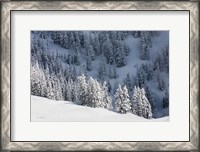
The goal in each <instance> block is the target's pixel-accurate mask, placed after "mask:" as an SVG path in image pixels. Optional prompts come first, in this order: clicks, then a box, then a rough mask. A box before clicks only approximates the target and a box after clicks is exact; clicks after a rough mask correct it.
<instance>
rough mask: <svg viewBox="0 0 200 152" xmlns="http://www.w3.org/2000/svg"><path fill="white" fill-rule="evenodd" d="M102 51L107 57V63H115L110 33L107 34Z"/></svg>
mask: <svg viewBox="0 0 200 152" xmlns="http://www.w3.org/2000/svg"><path fill="white" fill-rule="evenodd" d="M102 51H103V54H104V56H105V58H106V61H107V63H110V64H112V63H113V46H112V43H111V41H110V38H109V37H108V34H107V35H106V40H105V41H104V43H103V44H102Z"/></svg>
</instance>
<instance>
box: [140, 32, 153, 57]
mask: <svg viewBox="0 0 200 152" xmlns="http://www.w3.org/2000/svg"><path fill="white" fill-rule="evenodd" d="M151 46H152V44H151V36H150V32H147V31H145V32H141V36H140V48H141V50H140V59H141V60H149V59H150V48H151Z"/></svg>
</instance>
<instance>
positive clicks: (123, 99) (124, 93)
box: [115, 85, 131, 113]
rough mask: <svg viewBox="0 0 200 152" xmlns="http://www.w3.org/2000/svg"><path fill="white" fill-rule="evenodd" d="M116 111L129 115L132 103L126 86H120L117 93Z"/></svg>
mask: <svg viewBox="0 0 200 152" xmlns="http://www.w3.org/2000/svg"><path fill="white" fill-rule="evenodd" d="M115 110H116V111H117V112H119V113H127V112H128V111H130V110H131V103H130V99H129V95H128V90H127V87H126V85H125V86H124V87H123V88H121V85H119V88H118V89H117V91H116V93H115Z"/></svg>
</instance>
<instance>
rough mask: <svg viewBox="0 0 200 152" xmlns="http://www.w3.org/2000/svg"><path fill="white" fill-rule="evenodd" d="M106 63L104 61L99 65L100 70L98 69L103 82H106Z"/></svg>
mask: <svg viewBox="0 0 200 152" xmlns="http://www.w3.org/2000/svg"><path fill="white" fill-rule="evenodd" d="M106 75H107V72H106V63H105V61H103V62H102V63H101V64H99V69H98V78H99V80H100V81H101V82H104V81H105V80H106Z"/></svg>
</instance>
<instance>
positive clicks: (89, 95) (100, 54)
mask: <svg viewBox="0 0 200 152" xmlns="http://www.w3.org/2000/svg"><path fill="white" fill-rule="evenodd" d="M31 94H32V95H36V96H41V97H46V98H48V99H53V100H59V101H70V102H73V104H77V105H76V106H78V105H81V106H82V105H84V106H88V107H96V108H99V107H101V108H105V109H101V110H106V109H109V110H111V111H113V112H119V113H127V112H130V111H131V112H132V113H133V114H136V115H138V116H143V117H144V118H148V119H151V118H161V117H165V116H169V31H32V32H31ZM73 106H74V105H73ZM81 108H82V107H81ZM86 108H87V107H86ZM89 109H90V108H89ZM34 110H35V109H34ZM106 111H107V110H106ZM109 112H110V111H109ZM105 113H106V112H105ZM115 114H116V115H118V113H115ZM115 114H114V115H115ZM127 115H130V113H129V114H127ZM100 120H101V119H100Z"/></svg>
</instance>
